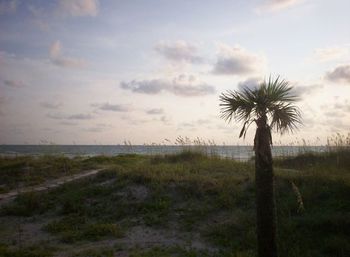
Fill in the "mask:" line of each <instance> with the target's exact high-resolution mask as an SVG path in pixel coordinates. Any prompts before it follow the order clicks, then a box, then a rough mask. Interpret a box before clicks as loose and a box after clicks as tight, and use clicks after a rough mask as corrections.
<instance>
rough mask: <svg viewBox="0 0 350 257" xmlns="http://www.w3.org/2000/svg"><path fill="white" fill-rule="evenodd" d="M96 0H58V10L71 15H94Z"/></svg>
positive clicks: (97, 5) (97, 3)
mask: <svg viewBox="0 0 350 257" xmlns="http://www.w3.org/2000/svg"><path fill="white" fill-rule="evenodd" d="M98 9H99V1H98V0H59V10H60V11H61V12H62V13H63V14H68V15H71V16H96V15H97V13H98Z"/></svg>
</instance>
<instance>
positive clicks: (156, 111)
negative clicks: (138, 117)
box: [146, 108, 164, 115]
mask: <svg viewBox="0 0 350 257" xmlns="http://www.w3.org/2000/svg"><path fill="white" fill-rule="evenodd" d="M146 113H147V114H150V115H158V114H163V113H164V110H163V109H162V108H154V109H150V110H147V111H146Z"/></svg>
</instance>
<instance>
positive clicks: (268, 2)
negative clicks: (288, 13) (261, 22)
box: [256, 0, 303, 12]
mask: <svg viewBox="0 0 350 257" xmlns="http://www.w3.org/2000/svg"><path fill="white" fill-rule="evenodd" d="M302 1H303V0H265V1H264V2H263V3H262V4H261V5H260V6H259V7H258V8H257V9H256V11H257V12H264V11H270V12H275V11H279V10H283V9H287V8H290V7H292V6H294V5H297V4H299V3H301V2H302Z"/></svg>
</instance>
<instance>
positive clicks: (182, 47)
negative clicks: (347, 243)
mask: <svg viewBox="0 0 350 257" xmlns="http://www.w3.org/2000/svg"><path fill="white" fill-rule="evenodd" d="M154 50H155V51H156V52H157V53H158V54H160V55H162V56H163V57H165V58H166V59H168V60H170V61H174V62H189V63H201V62H202V61H203V59H202V58H201V57H200V56H199V55H197V47H196V46H195V45H194V44H191V43H188V42H186V41H183V40H178V41H176V42H173V43H169V42H165V41H161V42H159V43H158V44H157V45H156V46H155V47H154Z"/></svg>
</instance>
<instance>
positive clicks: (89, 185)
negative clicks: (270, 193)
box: [0, 151, 350, 257]
mask: <svg viewBox="0 0 350 257" xmlns="http://www.w3.org/2000/svg"><path fill="white" fill-rule="evenodd" d="M348 154H349V151H344V152H342V151H339V153H338V154H335V153H332V154H330V153H327V154H322V155H315V154H305V155H301V156H297V157H294V158H289V159H283V160H282V159H281V160H276V161H275V172H276V197H277V208H278V223H279V227H278V234H279V239H278V245H279V249H280V254H281V256H284V257H292V256H293V257H297V256H298V257H304V256H305V257H314V256H319V257H322V256H344V257H345V256H348V253H349V252H350V202H349V199H350V163H349V160H348V159H347V156H348ZM47 158H49V161H48V160H47ZM62 163H66V164H65V165H66V173H67V172H72V173H77V172H79V171H81V170H85V169H90V168H96V167H104V168H105V170H104V171H101V172H100V173H99V174H98V175H96V176H94V177H90V178H84V179H82V180H79V181H74V182H70V183H67V184H65V185H62V186H60V187H59V188H56V189H53V190H50V191H46V192H40V193H26V194H23V195H20V196H18V197H17V198H16V199H15V200H14V201H10V202H8V203H4V204H2V205H1V207H0V208H1V209H0V242H2V243H1V244H0V256H11V257H12V256H33V257H34V256H35V257H44V256H69V257H70V256H72V257H73V256H94V257H97V256H101V257H102V256H132V257H136V256H142V257H148V256H149V257H151V256H152V257H163V256H164V257H166V256H185V257H194V256H198V257H199V256H230V257H233V256H236V257H248V256H255V248H256V245H255V203H254V193H255V189H254V167H253V164H252V163H249V162H248V163H242V162H236V161H233V160H225V159H219V158H215V157H210V158H209V157H206V156H204V155H202V154H200V153H193V152H184V153H181V154H177V155H171V156H155V157H154V156H153V157H146V156H139V155H124V156H116V157H104V156H99V157H94V158H89V159H79V158H76V159H67V158H64V157H54V156H51V157H42V158H31V157H23V158H22V157H20V158H17V159H8V158H2V159H1V160H0V172H1V173H0V178H1V181H2V183H3V185H2V188H3V189H2V190H3V191H4V192H5V191H8V190H10V189H12V188H15V186H16V185H17V186H18V185H19V184H26V183H28V184H32V185H33V184H38V183H39V182H40V181H44V180H46V179H49V178H52V177H59V176H61V175H62ZM44 164H46V166H49V165H51V166H50V168H45V167H46V166H45V165H44ZM28 167H30V168H29V170H31V172H30V174H31V175H27V176H26V180H25V179H24V178H23V176H22V175H21V174H23V172H25V171H26V170H28ZM67 167H68V168H67ZM37 170H38V172H36V171H37ZM66 173H65V174H66ZM4 178H5V179H4Z"/></svg>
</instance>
